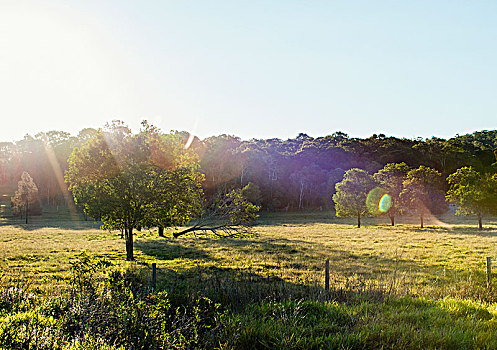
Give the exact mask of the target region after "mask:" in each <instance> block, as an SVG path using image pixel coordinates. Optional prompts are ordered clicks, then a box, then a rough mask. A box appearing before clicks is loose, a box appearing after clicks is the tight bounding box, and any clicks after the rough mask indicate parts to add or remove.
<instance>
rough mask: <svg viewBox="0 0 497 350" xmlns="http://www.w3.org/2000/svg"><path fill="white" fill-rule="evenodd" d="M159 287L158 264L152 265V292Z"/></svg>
mask: <svg viewBox="0 0 497 350" xmlns="http://www.w3.org/2000/svg"><path fill="white" fill-rule="evenodd" d="M156 287H157V264H156V263H152V290H154V291H155V288H156Z"/></svg>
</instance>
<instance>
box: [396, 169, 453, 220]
mask: <svg viewBox="0 0 497 350" xmlns="http://www.w3.org/2000/svg"><path fill="white" fill-rule="evenodd" d="M403 186H404V189H403V190H402V192H401V193H400V200H401V201H402V205H403V210H406V211H410V212H412V213H415V214H416V215H419V218H420V226H421V228H423V227H424V223H423V218H424V216H425V215H428V214H442V213H444V212H446V211H447V203H446V202H445V196H444V191H443V190H442V187H443V179H442V174H440V172H438V171H436V170H435V169H432V168H428V167H425V166H423V165H421V166H420V167H419V168H417V169H412V170H410V171H409V172H408V173H407V176H406V179H405V180H404V182H403Z"/></svg>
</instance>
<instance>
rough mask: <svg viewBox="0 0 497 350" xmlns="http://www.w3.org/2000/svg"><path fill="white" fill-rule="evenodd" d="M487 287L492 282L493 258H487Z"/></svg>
mask: <svg viewBox="0 0 497 350" xmlns="http://www.w3.org/2000/svg"><path fill="white" fill-rule="evenodd" d="M486 260H487V287H489V286H490V283H491V282H492V258H491V257H489V256H487V259H486Z"/></svg>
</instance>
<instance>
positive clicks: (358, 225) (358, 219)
mask: <svg viewBox="0 0 497 350" xmlns="http://www.w3.org/2000/svg"><path fill="white" fill-rule="evenodd" d="M357 228H361V213H357Z"/></svg>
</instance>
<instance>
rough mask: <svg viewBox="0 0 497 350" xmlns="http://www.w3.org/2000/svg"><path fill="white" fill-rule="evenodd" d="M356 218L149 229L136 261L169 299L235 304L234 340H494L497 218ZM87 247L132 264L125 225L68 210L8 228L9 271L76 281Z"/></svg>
mask: <svg viewBox="0 0 497 350" xmlns="http://www.w3.org/2000/svg"><path fill="white" fill-rule="evenodd" d="M354 223H355V220H353V219H338V218H335V217H332V216H331V214H329V213H327V212H318V213H278V214H265V213H264V214H263V215H262V216H261V218H260V219H259V220H258V223H257V225H256V226H255V227H254V234H253V235H252V236H249V237H244V238H239V239H217V238H214V237H205V236H203V237H195V236H193V235H190V236H186V237H180V238H178V239H173V238H172V237H171V235H169V236H168V235H167V232H166V238H159V237H158V236H157V234H156V233H155V232H151V231H147V230H144V231H142V232H136V234H137V235H136V239H135V254H136V262H135V263H134V264H135V266H137V267H139V268H141V269H143V270H144V271H145V273H148V271H149V268H150V265H151V263H152V262H156V263H157V266H158V269H159V270H158V271H159V272H158V281H159V286H160V288H165V289H166V290H168V291H169V292H170V294H171V295H172V297H176V298H180V299H181V298H182V297H184V299H185V300H187V299H189V298H193V297H195V296H199V295H207V296H208V297H210V298H211V299H213V300H214V301H216V302H220V303H221V304H222V305H223V307H224V308H226V309H227V310H229V313H230V316H229V317H228V318H227V319H226V320H225V324H224V328H223V329H224V331H225V332H226V346H227V347H233V346H234V347H236V348H251V347H250V346H253V347H255V348H301V349H305V348H321V347H325V348H340V347H342V348H347V347H349V348H364V347H366V348H371V347H373V348H379V347H384V348H454V349H456V348H493V347H496V345H495V344H497V342H496V340H497V339H496V338H497V311H496V310H497V304H495V303H496V302H497V295H496V291H495V288H494V287H493V286H491V287H489V288H487V286H486V280H485V257H486V256H490V257H492V258H493V260H494V262H496V266H497V260H496V258H497V220H496V219H495V218H490V219H487V220H485V221H484V227H485V229H484V231H482V232H478V231H477V227H476V220H475V219H474V218H460V217H454V216H452V215H445V216H443V217H440V218H427V219H425V228H424V229H420V228H419V226H418V222H417V218H399V219H398V220H397V225H396V226H394V227H391V226H389V225H388V223H389V220H388V218H368V219H365V220H364V221H363V227H361V228H360V229H358V228H356V227H355V226H354ZM82 250H84V251H86V252H87V253H88V254H89V255H90V256H97V257H105V258H106V259H108V260H110V261H111V262H112V263H113V264H114V265H124V264H125V263H124V259H125V248H124V241H123V240H121V239H120V233H118V232H107V231H102V230H100V229H99V228H98V225H96V224H95V223H93V222H85V221H83V220H82V219H81V218H77V220H75V218H72V217H71V216H70V215H68V213H67V212H63V211H62V212H55V211H52V212H47V213H45V214H44V215H43V216H42V217H35V218H32V222H31V223H30V224H28V225H24V224H22V222H21V220H14V219H9V220H7V221H6V222H3V223H2V226H0V267H1V268H2V272H3V273H4V274H5V275H8V276H10V278H14V279H16V278H18V277H22V278H26V279H29V280H30V283H31V285H32V286H33V288H34V290H38V291H40V292H41V291H43V290H45V289H54V288H59V287H63V286H64V285H65V284H67V281H68V280H69V277H70V267H71V261H74V260H75V259H76V257H77V256H78V254H79V253H80V252H81V251H82ZM325 259H329V260H330V270H331V291H330V293H329V294H328V293H326V292H325V291H324V290H323V286H324V276H323V272H324V261H325ZM492 284H493V285H497V278H494V279H493V283H492ZM250 339H258V342H256V343H254V342H253V341H250ZM254 344H255V345H254ZM220 347H222V344H220Z"/></svg>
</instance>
